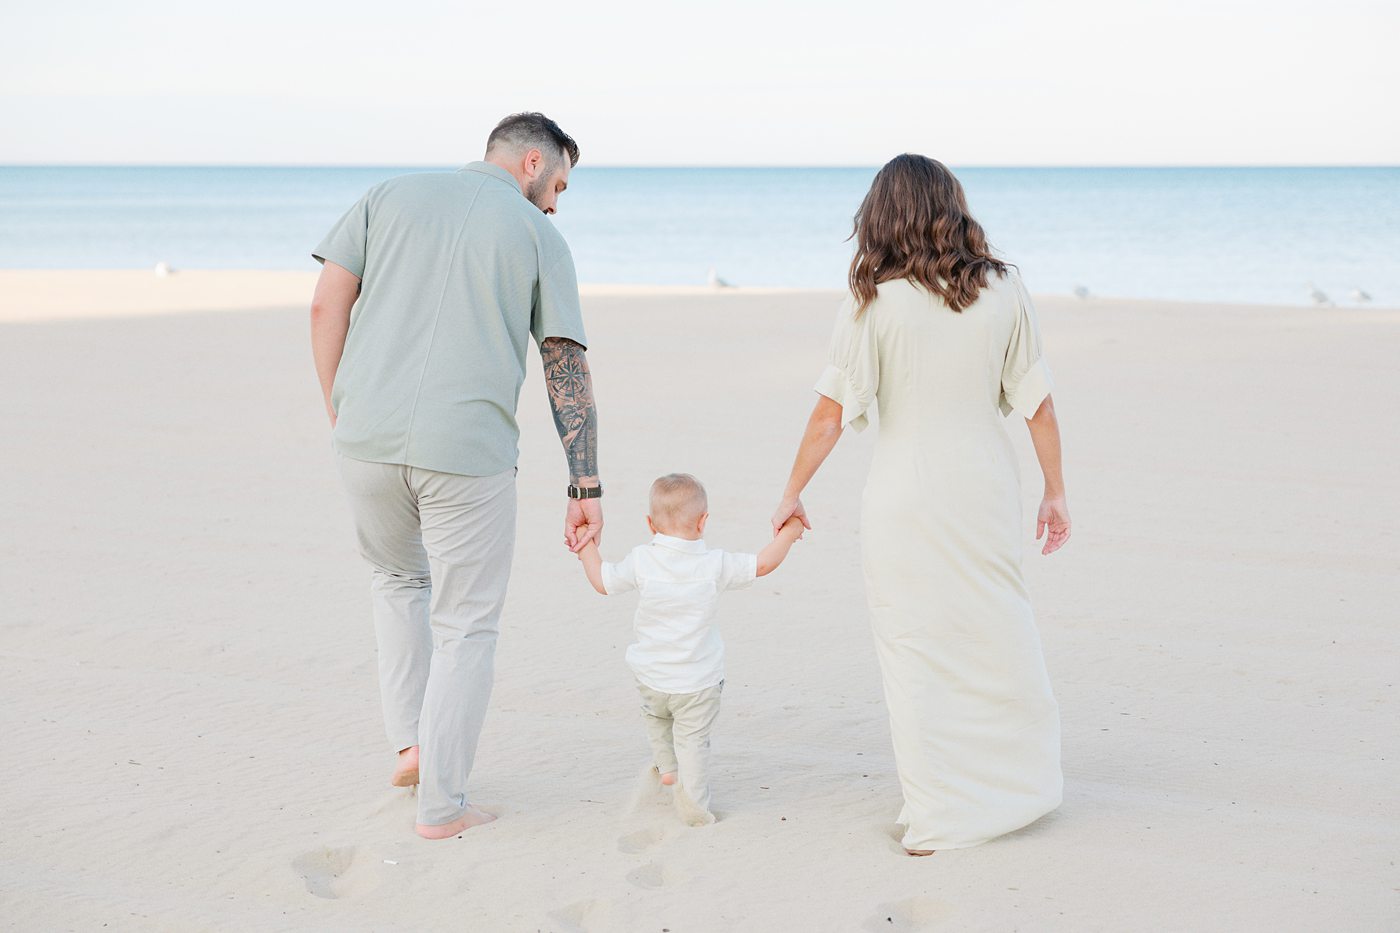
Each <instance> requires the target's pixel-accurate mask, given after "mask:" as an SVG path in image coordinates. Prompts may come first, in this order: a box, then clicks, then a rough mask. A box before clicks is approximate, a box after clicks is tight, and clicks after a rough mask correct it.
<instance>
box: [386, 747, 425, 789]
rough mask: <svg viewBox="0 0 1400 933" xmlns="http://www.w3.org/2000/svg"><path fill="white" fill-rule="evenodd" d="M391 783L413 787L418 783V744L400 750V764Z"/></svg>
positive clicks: (396, 767) (395, 768)
mask: <svg viewBox="0 0 1400 933" xmlns="http://www.w3.org/2000/svg"><path fill="white" fill-rule="evenodd" d="M389 783H390V784H392V785H394V786H395V787H412V786H413V785H414V784H417V783H418V746H417V745H410V746H409V747H408V748H405V749H404V750H403V751H401V752H399V760H398V764H396V765H394V776H393V777H391V778H390V779H389Z"/></svg>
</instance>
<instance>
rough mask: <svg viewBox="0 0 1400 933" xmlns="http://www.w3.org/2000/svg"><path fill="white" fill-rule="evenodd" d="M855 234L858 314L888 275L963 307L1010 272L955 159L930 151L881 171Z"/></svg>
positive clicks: (863, 205)
mask: <svg viewBox="0 0 1400 933" xmlns="http://www.w3.org/2000/svg"><path fill="white" fill-rule="evenodd" d="M850 238H851V239H854V240H855V241H856V254H855V258H854V259H852V260H851V274H850V286H851V294H852V295H854V296H855V299H856V317H860V316H861V315H862V314H864V313H865V310H866V309H867V308H869V307H870V303H871V302H872V301H874V300H875V295H876V291H877V286H878V285H879V284H880V283H881V282H890V281H894V280H895V279H909V280H910V281H912V282H914V283H916V284H918V285H922V286H923V287H924V288H926V289H928V290H929V291H930V292H933V293H934V294H935V295H937V296H938V297H939V298H942V299H943V301H944V303H945V304H947V305H948V307H950V308H952V309H953V310H954V311H959V312H960V311H962V310H963V309H964V308H966V307H967V306H968V305H970V304H972V303H973V302H974V301H976V300H977V295H978V294H979V293H980V292H981V291H982V289H984V288H986V287H987V277H988V275H989V274H990V273H992V272H995V273H996V274H997V275H998V276H1002V275H1005V274H1006V266H1007V264H1006V263H1005V262H1002V261H1001V260H1000V259H997V258H996V256H994V255H993V254H992V249H991V247H990V246H988V245H987V234H986V233H985V232H984V231H983V230H982V225H981V224H979V223H978V222H977V221H975V220H973V219H972V214H970V213H969V212H968V209H967V198H966V197H965V196H964V195H963V188H962V185H961V184H960V183H959V182H958V180H957V179H956V178H955V177H953V173H952V172H950V171H948V167H947V166H945V165H944V164H943V163H942V162H939V161H937V160H936V159H930V158H929V157H928V156H921V155H914V154H912V153H907V152H906V153H905V154H904V155H899V156H895V157H894V158H893V159H891V160H890V161H889V162H886V163H885V167H884V168H882V169H880V171H879V173H878V174H877V175H876V176H875V181H874V182H872V183H871V185H870V191H869V192H868V193H867V194H866V195H865V200H864V201H862V202H861V203H860V210H858V211H856V215H855V219H854V229H853V230H852V231H851V237H850Z"/></svg>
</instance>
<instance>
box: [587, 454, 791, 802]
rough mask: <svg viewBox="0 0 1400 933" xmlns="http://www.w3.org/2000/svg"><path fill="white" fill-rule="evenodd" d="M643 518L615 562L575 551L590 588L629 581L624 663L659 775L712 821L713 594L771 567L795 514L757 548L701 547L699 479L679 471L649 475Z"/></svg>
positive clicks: (719, 677)
mask: <svg viewBox="0 0 1400 933" xmlns="http://www.w3.org/2000/svg"><path fill="white" fill-rule="evenodd" d="M650 513H651V514H649V515H648V516H647V527H648V528H650V529H651V531H652V534H653V535H654V536H655V537H653V538H652V539H651V543H649V544H644V545H641V546H640V547H637V548H635V549H633V551H632V553H630V554H628V555H627V556H626V557H624V558H623V559H622V560H621V561H619V562H618V563H615V564H611V563H607V562H605V561H604V560H603V559H602V557H601V556H600V555H599V553H598V548H597V546H596V545H595V544H593V543H592V542H589V544H588V545H586V546H585V547H584V548H583V549H581V550H580V551H579V559H580V560H581V561H582V562H583V569H584V572H585V573H586V574H587V575H588V581H589V582H590V583H592V584H593V588H594V589H595V590H597V591H598V592H599V593H602V594H603V595H605V596H616V595H617V594H618V593H626V592H627V591H628V590H637V591H638V602H637V615H636V619H635V626H636V637H637V640H636V641H635V642H634V643H633V644H632V645H631V646H630V647H628V649H627V664H628V666H629V667H631V668H632V672H633V673H634V674H635V675H636V677H637V689H638V690H639V691H640V692H641V694H642V718H643V721H644V722H645V723H646V727H647V735H648V736H649V738H650V739H651V748H652V757H653V761H654V763H655V765H656V770H657V772H658V773H659V774H660V775H661V783H663V784H666V785H675V787H676V791H675V797H676V806H677V808H678V809H679V810H680V812H681V816H682V818H683V819H685V821H686V822H687V823H689V824H691V825H692V826H703V825H705V824H706V823H713V822H714V820H715V818H714V816H713V814H711V813H710V785H709V768H708V765H709V755H710V726H711V725H712V724H713V723H714V721H715V716H716V714H718V713H719V695H720V691H721V689H723V687H724V643H723V642H722V641H720V637H719V632H718V630H717V629H716V628H715V626H714V615H715V603H716V602H717V600H718V598H719V594H720V593H722V592H724V591H725V590H733V589H742V588H743V587H746V586H748V585H750V584H751V583H753V581H754V578H755V577H761V576H764V575H766V574H769V573H772V572H773V570H775V569H776V568H777V566H778V565H779V564H781V563H782V562H783V558H785V557H787V554H788V550H789V549H790V548H791V547H792V544H793V542H794V541H796V540H798V539H799V538H801V537H802V530H803V526H802V522H801V521H800V520H798V519H797V518H790V519H788V521H787V523H786V524H785V525H783V527H782V530H781V531H779V533H778V536H777V537H775V538H774V539H773V540H772V541H771V542H769V544H768V545H767V546H766V547H764V548H763V550H761V551H759V552H758V554H756V555H755V554H730V553H728V552H726V551H719V550H711V549H709V548H707V547H705V542H704V541H703V540H702V539H701V535H703V534H704V531H705V522H706V520H707V519H708V518H709V517H710V514H709V506H708V501H707V499H706V496H705V487H704V486H702V485H700V481H699V480H697V479H696V478H695V477H693V476H691V475H690V474H689V473H671V474H669V475H667V476H663V477H661V478H660V479H658V480H657V481H656V482H654V483H652V484H651V505H650Z"/></svg>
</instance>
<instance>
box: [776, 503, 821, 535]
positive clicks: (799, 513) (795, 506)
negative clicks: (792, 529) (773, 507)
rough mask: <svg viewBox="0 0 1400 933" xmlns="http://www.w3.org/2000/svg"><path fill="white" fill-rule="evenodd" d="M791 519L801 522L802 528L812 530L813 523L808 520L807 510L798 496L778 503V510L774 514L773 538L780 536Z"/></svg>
mask: <svg viewBox="0 0 1400 933" xmlns="http://www.w3.org/2000/svg"><path fill="white" fill-rule="evenodd" d="M790 518H795V519H797V520H798V521H800V522H801V523H802V527H803V528H806V529H807V530H808V531H811V530H812V523H811V522H809V521H808V520H807V510H806V509H805V508H803V507H802V500H801V499H799V498H797V496H787V497H785V498H784V499H783V501H782V502H779V503H778V509H777V511H776V512H774V513H773V537H775V538H776V537H777V536H778V532H780V531H782V530H783V526H784V525H785V524H787V520H788V519H790ZM799 537H801V536H800V535H799Z"/></svg>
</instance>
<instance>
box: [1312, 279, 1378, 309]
mask: <svg viewBox="0 0 1400 933" xmlns="http://www.w3.org/2000/svg"><path fill="white" fill-rule="evenodd" d="M1306 287H1307V289H1308V297H1309V298H1311V299H1312V303H1313V304H1315V305H1318V306H1319V307H1324V308H1334V307H1336V306H1337V303H1336V302H1335V301H1333V300H1332V299H1331V298H1328V297H1327V293H1326V292H1324V291H1323V290H1322V289H1320V288H1318V287H1317V286H1316V285H1314V284H1313V283H1311V282H1309V283H1308V284H1307V286H1306ZM1351 300H1352V301H1355V302H1357V303H1358V304H1365V303H1366V302H1368V301H1370V300H1371V296H1370V295H1368V294H1366V292H1365V291H1363V290H1362V289H1361V288H1353V289H1352V290H1351Z"/></svg>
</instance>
